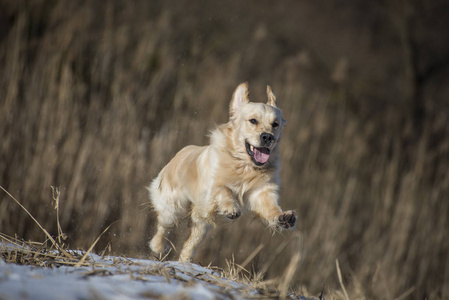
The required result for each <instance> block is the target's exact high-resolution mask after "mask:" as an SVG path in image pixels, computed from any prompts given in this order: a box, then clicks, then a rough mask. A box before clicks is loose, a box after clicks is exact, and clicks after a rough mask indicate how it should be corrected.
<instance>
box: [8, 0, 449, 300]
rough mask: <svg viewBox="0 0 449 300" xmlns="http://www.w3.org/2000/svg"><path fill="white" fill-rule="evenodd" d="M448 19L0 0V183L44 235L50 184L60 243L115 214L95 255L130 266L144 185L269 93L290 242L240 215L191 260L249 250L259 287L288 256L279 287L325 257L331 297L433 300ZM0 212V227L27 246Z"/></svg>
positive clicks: (422, 14) (426, 11)
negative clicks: (244, 90) (241, 106)
mask: <svg viewBox="0 0 449 300" xmlns="http://www.w3.org/2000/svg"><path fill="white" fill-rule="evenodd" d="M448 12H449V3H448V2H447V1H424V0H416V1H413V0H410V1H406V0H401V1H394V2H391V1H369V2H366V1H362V2H355V1H336V0H333V1H324V0H317V1H294V0H282V1H278V2H273V1H267V0H259V1H255V0H251V1H202V0H201V1H200V0H189V1H184V0H181V1H176V2H174V1H158V0H154V1H153V0H152V1H144V0H138V1H119V0H115V1H114V0H108V1H68V0H36V1H20V0H19V1H13V0H2V1H0V66H1V68H0V136H1V143H0V185H2V186H3V187H4V188H6V189H7V190H8V191H10V192H11V193H12V194H13V195H14V196H15V197H16V198H17V199H19V200H20V201H21V202H22V203H23V204H24V205H25V206H26V207H27V208H28V209H29V210H30V211H31V212H32V214H33V215H34V216H35V217H36V218H37V219H38V220H39V222H41V224H42V225H43V226H44V227H45V228H46V229H47V230H49V231H50V232H53V233H55V234H56V233H57V228H56V221H55V220H56V216H55V214H56V212H55V211H54V209H53V203H52V195H51V189H50V186H57V187H60V188H61V203H60V221H61V225H62V228H63V229H64V230H65V232H66V233H67V234H68V236H69V238H68V240H67V242H68V243H69V244H70V246H71V247H75V248H76V247H83V248H84V249H86V248H88V247H89V245H90V244H91V243H92V241H93V240H94V239H95V237H96V236H98V234H99V233H100V232H102V230H103V229H104V228H106V227H107V226H108V225H109V224H110V223H112V222H114V221H117V220H118V222H117V223H116V224H114V225H113V226H112V227H111V229H110V230H109V231H108V233H107V234H105V235H104V237H103V238H102V240H101V243H102V244H101V245H102V247H105V246H106V245H107V244H108V243H110V245H111V246H112V251H113V252H114V253H120V254H127V255H137V256H147V255H148V254H149V251H148V249H147V240H148V239H149V238H150V237H151V236H152V234H153V232H154V230H153V225H154V213H152V212H151V211H150V210H149V209H146V205H145V203H148V195H147V191H146V189H145V186H147V185H148V184H149V182H150V181H151V179H152V178H154V177H155V176H156V175H157V173H158V171H159V170H160V169H161V168H162V167H163V166H164V165H165V164H166V163H167V162H168V161H169V159H170V158H171V157H172V156H173V155H174V154H175V153H176V152H177V151H178V150H179V149H181V148H182V147H183V146H185V145H187V144H198V145H200V144H201V145H202V144H205V143H207V142H208V139H207V137H206V133H207V130H208V129H211V128H213V126H214V125H215V124H219V123H223V122H226V121H227V108H228V103H229V100H230V98H231V94H232V92H233V90H234V88H235V87H236V86H237V85H238V84H239V83H240V82H243V81H249V83H250V89H251V91H252V99H253V100H254V101H266V96H265V95H264V91H265V86H266V84H270V85H271V86H272V87H273V90H274V92H275V94H276V95H277V97H278V103H279V105H280V107H281V108H282V109H283V113H284V117H285V119H287V120H288V125H287V128H285V130H284V135H283V140H282V144H281V154H282V172H281V177H282V189H281V205H282V207H283V208H284V209H295V210H296V211H297V213H298V215H299V224H298V226H297V231H296V232H287V233H282V234H277V235H274V236H272V235H271V233H270V232H269V231H268V230H265V228H264V226H263V225H261V224H260V223H259V222H258V221H254V220H253V219H252V218H251V217H250V218H240V219H238V220H237V221H236V222H235V223H232V224H227V225H225V226H224V227H222V226H219V227H218V228H216V229H213V230H211V231H210V232H209V234H208V237H207V239H206V240H205V242H203V243H202V244H201V246H200V248H199V249H198V251H197V253H196V256H195V258H194V261H196V262H200V263H202V264H209V263H210V262H212V264H213V265H217V266H225V264H226V261H225V259H230V258H231V257H232V256H234V257H235V262H236V263H241V262H243V261H244V260H245V259H246V258H247V257H248V256H249V255H250V254H251V253H252V251H253V250H254V249H256V248H257V247H258V246H259V245H260V244H264V245H265V247H264V248H263V249H262V250H261V251H260V253H259V254H258V255H257V256H256V258H255V259H254V261H253V263H252V266H251V268H252V269H253V271H254V272H262V273H263V274H264V275H265V279H269V278H276V277H279V276H282V274H283V272H284V270H285V269H286V268H287V266H288V265H289V263H290V261H291V257H292V256H294V254H295V253H297V252H298V251H299V253H300V254H301V259H300V260H299V263H298V265H297V271H296V274H295V276H294V278H293V282H292V286H293V288H294V289H299V290H301V289H302V290H305V289H307V290H309V291H310V292H311V293H312V294H318V293H319V292H320V291H321V289H322V287H323V285H324V284H325V285H326V288H328V289H333V288H338V286H339V283H338V279H337V273H336V268H335V260H336V259H338V260H339V262H340V267H341V271H342V273H343V280H344V282H345V284H346V287H347V289H348V291H349V294H350V296H351V297H357V296H360V295H365V296H366V297H367V298H369V299H393V298H396V297H400V296H401V295H404V293H406V294H408V293H410V294H409V297H411V298H419V299H422V298H424V297H428V299H448V298H449V238H448V237H449V199H448V194H449V172H448V170H449V101H448V99H449V97H448V96H449V85H448V84H447V83H448V81H447V78H448V76H449V39H448V38H447V28H449V13H448ZM0 201H1V202H0V231H1V232H3V233H6V234H10V235H14V234H17V235H18V236H20V237H23V238H25V239H36V240H42V239H43V238H44V236H43V234H42V233H41V232H40V230H39V228H37V227H36V226H35V225H34V224H33V222H32V220H30V219H29V218H28V216H27V215H26V214H25V213H24V212H23V211H21V209H20V208H19V207H18V206H17V205H16V204H15V203H13V201H11V199H9V198H8V197H7V196H6V195H4V194H1V195H0ZM184 228H186V227H185V226H182V227H180V228H179V229H177V230H175V232H174V233H172V235H171V239H172V240H173V242H174V243H175V245H176V246H177V249H179V248H180V247H181V246H182V241H183V239H184V238H185V237H186V235H187V234H188V233H189V231H188V228H186V229H184ZM242 228H244V229H242ZM298 232H299V236H300V238H298ZM284 241H288V242H286V243H284ZM175 257H177V255H175V254H173V255H172V258H175ZM267 262H269V266H267ZM267 267H268V268H267ZM265 271H266V272H265ZM265 273H266V274H265Z"/></svg>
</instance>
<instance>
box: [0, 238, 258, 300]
mask: <svg viewBox="0 0 449 300" xmlns="http://www.w3.org/2000/svg"><path fill="white" fill-rule="evenodd" d="M2 246H4V245H2ZM89 261H90V262H92V265H91V267H72V266H60V267H53V268H46V267H36V266H30V265H18V264H11V263H5V262H4V261H3V260H1V259H0V299H2V300H3V299H37V300H39V299H45V300H52V299H54V300H71V299H73V300H75V299H76V300H78V299H124V300H126V299H155V298H160V297H165V298H169V299H185V298H188V299H239V298H242V297H244V296H243V295H244V294H243V293H242V291H243V290H245V291H247V292H251V294H253V293H254V292H255V291H254V290H252V291H251V288H250V287H248V286H245V285H244V284H240V283H237V282H234V281H231V280H229V279H226V278H223V277H221V276H220V274H218V273H217V272H214V271H213V270H210V269H207V268H203V267H201V266H199V265H196V264H192V263H181V262H176V261H168V262H157V261H152V260H145V259H133V258H121V257H114V256H107V257H101V256H98V255H95V254H92V255H90V258H89ZM246 295H249V294H248V293H247V294H246Z"/></svg>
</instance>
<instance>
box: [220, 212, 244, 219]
mask: <svg viewBox="0 0 449 300" xmlns="http://www.w3.org/2000/svg"><path fill="white" fill-rule="evenodd" d="M241 214H242V213H241V212H240V210H236V211H231V212H224V213H223V215H224V216H225V217H226V218H228V219H231V220H234V219H237V218H238V217H240V215H241Z"/></svg>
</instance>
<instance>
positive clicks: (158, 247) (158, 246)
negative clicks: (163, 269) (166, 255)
mask: <svg viewBox="0 0 449 300" xmlns="http://www.w3.org/2000/svg"><path fill="white" fill-rule="evenodd" d="M171 226H173V224H167V223H164V222H163V221H162V222H161V218H158V224H157V232H156V234H155V235H154V237H153V238H152V239H151V241H150V242H149V246H150V249H151V250H152V251H153V252H155V253H163V252H165V244H166V241H165V235H166V233H167V230H168V229H169V228H170V227H171Z"/></svg>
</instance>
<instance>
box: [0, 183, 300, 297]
mask: <svg viewBox="0 0 449 300" xmlns="http://www.w3.org/2000/svg"><path fill="white" fill-rule="evenodd" d="M1 188H2V187H1ZM2 190H3V191H4V192H5V193H7V194H8V196H9V197H11V198H12V199H13V200H14V201H15V202H16V203H17V204H18V206H20V207H21V208H22V209H23V210H24V211H25V212H26V213H27V214H28V215H29V216H30V218H31V219H33V221H35V223H36V225H37V226H38V227H39V228H40V229H41V230H42V231H43V232H44V233H45V234H46V235H47V234H48V231H47V230H45V229H44V228H43V227H42V225H41V224H40V223H39V222H37V221H36V219H35V218H34V217H33V215H32V214H31V213H30V212H29V211H28V210H27V209H26V208H25V207H24V206H23V205H22V204H21V203H20V202H19V201H18V200H17V199H15V198H14V197H13V196H12V195H11V194H10V193H9V192H8V191H6V190H5V189H4V188H2ZM56 195H57V193H56ZM54 200H55V201H56V202H58V197H57V196H56V197H54ZM57 208H58V206H56V207H55V209H57ZM57 220H59V216H57ZM109 227H110V226H108V228H107V229H105V230H104V231H103V233H104V232H105V231H107V230H108V229H109ZM58 233H60V235H64V233H63V231H62V228H60V227H58ZM103 233H102V234H103ZM102 234H101V235H102ZM101 235H100V236H101ZM48 238H49V241H50V242H51V243H50V247H49V246H48V245H47V242H43V243H40V242H33V241H23V240H21V239H19V238H17V237H10V236H7V235H5V234H3V233H0V257H1V258H2V259H3V260H4V261H5V262H7V263H14V264H21V265H32V266H38V267H49V268H53V267H59V266H63V265H65V266H73V267H75V268H79V267H82V266H85V267H89V270H91V271H88V272H84V276H102V275H104V274H108V275H114V274H115V273H117V274H122V273H123V270H122V267H123V266H128V265H135V264H137V265H139V264H138V263H135V262H133V261H132V260H131V259H128V258H120V257H116V258H114V260H113V263H112V264H109V263H108V264H106V263H104V262H103V261H97V260H92V259H90V254H91V251H92V249H93V248H94V246H95V244H96V243H97V242H98V239H99V237H98V238H97V239H96V240H95V241H94V243H93V244H92V245H91V247H90V248H89V249H88V250H87V251H79V250H77V251H73V250H70V249H68V248H67V247H66V245H64V244H63V243H61V241H60V239H59V238H58V239H57V240H54V239H53V238H52V237H51V236H48ZM262 248H263V246H260V247H258V248H257V249H256V250H255V252H253V253H252V254H251V255H250V256H249V257H248V258H247V260H246V261H245V263H244V264H243V266H240V265H237V264H235V263H234V261H232V262H231V261H229V262H228V266H227V269H226V270H221V269H219V268H214V271H215V272H212V273H193V272H190V271H188V270H180V269H176V270H174V267H173V266H171V265H166V264H164V263H160V264H155V265H154V266H153V267H148V266H147V267H145V268H142V269H138V270H137V271H136V270H134V271H131V270H129V275H130V278H131V279H132V280H140V281H147V279H146V278H145V277H144V276H143V275H156V276H161V277H164V278H165V280H166V281H167V282H168V283H171V281H172V280H178V281H181V282H186V284H189V280H190V281H191V282H193V281H194V279H199V280H202V281H205V282H207V283H210V284H212V285H215V286H219V287H221V288H223V290H221V291H220V292H221V293H223V294H225V295H226V296H228V297H229V298H230V299H234V296H233V294H235V293H238V294H239V295H240V297H245V298H251V299H266V298H274V299H279V298H282V299H286V298H289V299H297V298H298V296H296V295H295V294H293V293H291V292H289V291H288V290H287V289H286V287H287V286H284V285H283V289H275V288H273V287H272V286H273V285H274V284H275V281H271V282H267V281H264V282H261V281H259V280H255V279H254V276H252V274H251V272H249V271H247V270H245V269H244V266H245V265H246V264H247V263H249V262H250V261H251V260H252V259H253V258H254V256H255V255H256V254H257V253H258V252H259V251H260V250H261V249H262ZM102 255H104V251H103V254H102ZM110 267H116V269H117V271H114V272H111V271H110ZM105 268H109V269H105ZM291 269H296V265H293V266H292V267H289V271H288V272H286V276H289V277H290V280H289V281H288V282H290V281H291V276H290V274H291ZM242 271H244V272H243V273H245V274H244V275H241V276H239V274H242ZM180 273H181V274H183V275H187V278H190V279H186V277H185V276H183V277H182V276H179V274H180ZM225 279H226V280H225ZM229 280H231V281H234V282H237V283H240V285H238V287H236V286H235V285H234V284H233V283H232V282H229ZM281 282H282V281H281ZM217 292H218V291H217ZM162 297H163V295H162ZM158 298H160V297H158Z"/></svg>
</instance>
